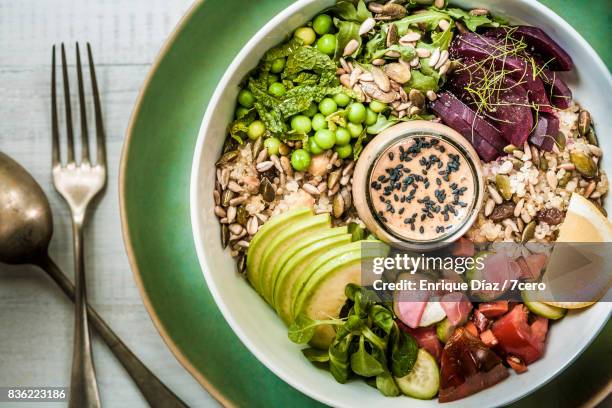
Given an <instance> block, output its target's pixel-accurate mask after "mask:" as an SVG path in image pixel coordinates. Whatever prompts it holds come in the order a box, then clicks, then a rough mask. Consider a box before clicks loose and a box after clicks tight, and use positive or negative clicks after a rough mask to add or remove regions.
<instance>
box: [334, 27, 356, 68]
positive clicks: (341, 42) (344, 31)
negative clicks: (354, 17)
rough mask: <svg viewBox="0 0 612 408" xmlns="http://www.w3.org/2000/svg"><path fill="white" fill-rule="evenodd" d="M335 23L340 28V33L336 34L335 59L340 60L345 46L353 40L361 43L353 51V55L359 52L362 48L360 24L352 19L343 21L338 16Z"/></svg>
mask: <svg viewBox="0 0 612 408" xmlns="http://www.w3.org/2000/svg"><path fill="white" fill-rule="evenodd" d="M334 24H335V25H336V27H337V28H338V34H337V35H336V51H335V52H334V59H336V60H338V59H340V57H342V54H343V53H344V48H345V47H346V45H347V44H348V43H349V41H351V40H356V41H357V42H358V43H359V47H357V50H356V51H355V52H354V53H353V57H354V56H356V55H357V54H359V51H360V49H361V36H360V35H359V24H357V23H354V22H352V21H342V20H338V19H337V18H336V19H334Z"/></svg>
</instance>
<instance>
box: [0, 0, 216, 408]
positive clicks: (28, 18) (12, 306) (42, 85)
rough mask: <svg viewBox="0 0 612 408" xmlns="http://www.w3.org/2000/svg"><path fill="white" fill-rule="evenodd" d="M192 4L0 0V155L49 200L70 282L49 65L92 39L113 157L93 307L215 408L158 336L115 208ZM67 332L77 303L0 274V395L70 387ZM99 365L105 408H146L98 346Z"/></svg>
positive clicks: (37, 276) (176, 0)
mask: <svg viewBox="0 0 612 408" xmlns="http://www.w3.org/2000/svg"><path fill="white" fill-rule="evenodd" d="M189 3H190V1H189V0H173V1H167V0H130V1H126V0H101V1H79V0H10V1H9V0H2V1H0V150H2V151H3V152H5V153H7V154H9V155H10V156H12V157H13V158H14V159H16V160H17V161H19V162H20V163H21V164H22V165H23V166H24V167H26V168H27V169H28V170H29V171H30V172H31V173H32V174H33V175H34V177H35V178H36V179H37V180H38V182H39V183H40V184H41V185H42V187H43V189H44V190H45V192H46V193H47V195H48V197H49V199H50V201H51V206H52V210H53V213H54V227H55V233H54V237H53V241H52V244H51V256H52V257H53V258H54V259H56V261H57V263H58V264H59V265H60V266H61V267H62V269H64V271H65V272H66V273H67V274H69V275H70V276H72V274H73V273H72V241H71V239H72V238H71V232H70V224H69V218H68V210H67V208H66V205H65V204H64V203H63V202H62V201H61V199H60V198H59V196H58V195H57V193H56V192H55V191H54V189H53V186H52V184H51V177H50V159H49V154H50V153H49V152H50V136H49V126H50V118H49V109H50V107H49V103H50V97H49V78H50V70H49V63H50V50H51V45H52V43H54V42H55V43H59V42H61V41H65V42H66V43H72V42H73V41H75V40H79V41H90V42H91V44H92V46H93V51H94V58H95V59H96V63H97V65H98V68H97V73H98V77H99V87H100V90H101V93H102V105H103V106H102V110H103V115H104V122H105V128H106V133H107V137H108V154H109V185H108V188H107V190H106V193H105V196H104V199H103V200H102V201H101V203H100V205H99V206H98V207H97V209H96V211H95V213H94V217H93V219H92V221H91V223H90V224H89V227H88V228H87V231H86V265H87V275H88V282H87V283H88V293H89V298H90V301H91V302H92V303H93V304H95V306H96V308H97V309H98V311H99V312H100V313H101V315H102V316H104V318H105V319H106V320H107V321H108V322H109V323H110V325H111V326H112V327H113V329H114V330H115V331H116V332H117V333H118V334H119V335H120V336H121V337H122V339H123V340H124V341H125V342H126V343H127V344H128V345H129V346H130V347H131V348H132V349H133V350H134V351H135V352H136V354H138V356H139V357H140V358H141V359H142V360H143V361H144V362H145V364H147V365H148V366H149V367H150V368H151V369H152V370H153V371H154V372H155V373H156V374H157V375H158V376H159V377H160V378H161V379H162V380H163V381H164V382H165V383H166V384H167V385H168V386H169V387H170V388H171V389H173V390H174V391H175V392H176V393H177V394H178V395H179V396H180V397H181V398H183V399H184V400H185V401H186V402H187V403H188V404H189V405H190V406H218V404H216V402H215V401H214V400H213V399H212V398H211V397H210V396H209V395H208V394H207V393H206V392H205V391H204V389H203V388H202V387H201V386H200V385H199V384H198V383H197V382H196V381H195V380H194V379H193V378H192V377H191V375H190V374H189V373H187V371H185V370H184V369H183V367H182V366H181V365H180V364H179V363H178V361H177V360H176V359H175V358H174V356H173V355H172V354H171V353H170V351H169V350H168V348H167V347H166V346H165V344H164V343H163V341H162V339H161V337H159V335H158V333H157V331H156V330H155V328H154V327H153V324H152V323H151V320H150V318H149V315H148V314H147V312H146V310H145V308H144V306H143V304H142V301H141V298H140V296H139V294H138V290H137V288H136V286H135V284H134V279H133V277H132V273H131V271H130V268H129V265H128V261H127V258H126V255H125V251H124V248H123V243H122V238H121V229H120V221H119V208H118V205H119V204H118V186H117V180H118V168H119V157H120V152H121V147H122V143H123V138H124V135H125V129H126V127H127V123H128V119H129V116H130V114H131V111H132V108H133V104H134V102H135V99H136V97H137V94H138V91H139V89H140V87H141V85H142V82H143V80H144V78H145V75H146V73H147V71H148V70H149V68H150V64H151V63H152V61H153V59H154V57H155V55H156V54H157V52H158V50H159V48H160V46H161V44H162V42H163V41H164V40H165V38H166V37H167V36H168V34H169V33H170V31H171V30H172V28H173V27H174V25H175V24H176V22H177V21H178V19H179V18H180V17H181V16H182V14H183V13H184V12H185V11H186V9H187V8H188V7H189V5H190V4H189ZM70 50H71V52H72V45H71V48H70ZM72 58H73V57H72V53H70V54H69V59H72ZM72 83H73V84H75V83H76V82H74V81H73V82H72ZM74 90H75V88H74V86H73V91H74ZM73 98H74V96H73ZM75 101H76V99H73V102H75ZM73 112H74V110H73ZM92 117H93V116H92V115H91V114H90V118H92ZM72 325H73V309H72V307H71V305H70V304H69V303H68V302H67V301H66V299H64V297H63V295H62V294H61V293H60V292H59V290H58V289H57V288H56V287H55V286H54V284H53V283H52V282H51V281H50V280H49V279H48V278H46V277H45V276H44V274H43V272H41V271H38V270H36V269H35V268H33V267H25V268H23V267H9V266H6V265H0V385H3V386H11V385H21V386H26V385H28V386H42V385H55V386H66V385H68V384H69V376H70V364H71V357H72ZM94 358H95V364H96V369H97V373H98V381H99V384H100V389H101V398H102V402H103V403H104V405H105V406H108V407H144V406H146V403H145V402H144V400H143V399H142V397H141V396H140V394H139V392H138V390H137V389H136V387H135V386H134V385H133V384H132V382H131V380H130V379H129V377H128V376H127V374H126V373H125V372H124V371H123V369H122V367H121V366H120V365H119V363H117V361H116V360H115V358H114V356H112V354H111V353H110V351H108V350H107V348H106V347H105V346H104V345H103V344H101V343H100V341H99V340H98V339H97V338H94ZM0 405H1V404H0ZM19 405H20V406H23V407H24V408H25V407H28V406H33V407H44V406H64V404H40V403H36V404H19Z"/></svg>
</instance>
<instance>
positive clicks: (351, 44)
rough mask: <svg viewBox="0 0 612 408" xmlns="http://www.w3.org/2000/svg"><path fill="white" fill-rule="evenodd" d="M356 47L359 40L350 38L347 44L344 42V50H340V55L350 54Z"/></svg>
mask: <svg viewBox="0 0 612 408" xmlns="http://www.w3.org/2000/svg"><path fill="white" fill-rule="evenodd" d="M358 48H359V42H358V41H357V40H355V39H352V40H351V41H349V42H348V44H346V47H344V51H343V52H342V55H343V56H345V57H347V56H349V55H352V54H353V53H354V52H355V51H357V49H358Z"/></svg>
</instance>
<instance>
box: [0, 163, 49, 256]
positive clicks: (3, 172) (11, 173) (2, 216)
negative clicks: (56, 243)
mask: <svg viewBox="0 0 612 408" xmlns="http://www.w3.org/2000/svg"><path fill="white" fill-rule="evenodd" d="M52 235H53V217H52V215H51V206H50V205H49V200H47V197H46V196H45V193H44V192H43V190H42V189H41V188H40V186H39V185H38V183H37V182H36V180H34V178H32V176H31V175H30V173H28V172H27V171H26V170H25V169H24V168H23V167H21V166H20V165H19V164H18V163H17V162H16V161H14V160H13V159H11V158H10V157H8V156H7V155H6V154H4V153H2V152H0V262H4V263H8V264H23V263H34V261H35V260H36V259H38V258H40V257H41V256H43V255H44V254H46V252H47V248H48V247H49V242H50V241H51V236H52Z"/></svg>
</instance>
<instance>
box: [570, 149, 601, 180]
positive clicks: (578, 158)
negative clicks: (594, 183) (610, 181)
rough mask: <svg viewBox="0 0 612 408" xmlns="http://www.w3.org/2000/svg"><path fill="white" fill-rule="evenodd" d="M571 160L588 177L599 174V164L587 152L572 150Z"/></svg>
mask: <svg viewBox="0 0 612 408" xmlns="http://www.w3.org/2000/svg"><path fill="white" fill-rule="evenodd" d="M570 160H571V161H572V163H574V165H575V166H576V170H578V172H579V173H580V174H582V175H583V176H584V177H586V178H592V177H595V176H597V164H595V162H594V161H593V159H591V158H590V157H589V156H588V155H586V154H585V153H583V152H581V151H578V150H572V151H571V152H570Z"/></svg>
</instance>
